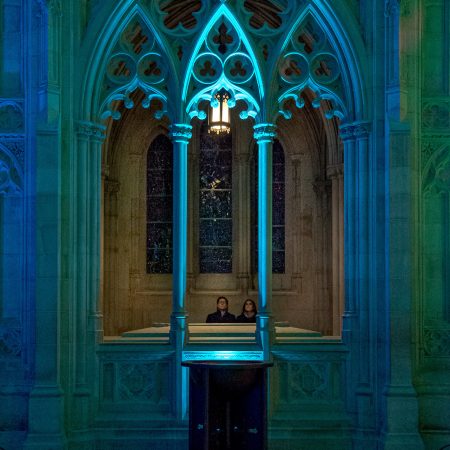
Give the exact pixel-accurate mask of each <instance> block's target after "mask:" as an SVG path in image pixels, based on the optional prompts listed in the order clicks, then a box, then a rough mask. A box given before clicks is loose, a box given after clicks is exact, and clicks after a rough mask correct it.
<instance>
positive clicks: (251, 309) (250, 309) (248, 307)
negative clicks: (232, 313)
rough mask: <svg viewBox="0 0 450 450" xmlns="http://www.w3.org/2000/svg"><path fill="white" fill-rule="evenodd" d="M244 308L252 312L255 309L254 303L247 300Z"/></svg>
mask: <svg viewBox="0 0 450 450" xmlns="http://www.w3.org/2000/svg"><path fill="white" fill-rule="evenodd" d="M244 308H245V311H246V312H252V311H253V310H254V309H253V303H252V302H249V301H246V302H245V305H244Z"/></svg>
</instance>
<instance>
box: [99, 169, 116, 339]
mask: <svg viewBox="0 0 450 450" xmlns="http://www.w3.org/2000/svg"><path fill="white" fill-rule="evenodd" d="M103 189H104V197H103V198H104V216H102V217H103V220H104V226H103V230H104V231H103V242H104V243H105V246H104V257H103V260H104V262H103V264H104V271H103V280H104V283H103V284H104V288H103V289H104V294H105V296H106V298H107V299H108V301H107V302H104V303H103V308H102V311H103V315H104V318H105V319H104V322H105V323H104V327H105V333H106V335H110V334H111V333H112V330H113V329H114V326H116V325H115V324H117V321H116V318H115V317H112V311H118V307H117V306H118V305H116V302H117V298H118V292H119V279H118V277H117V275H116V274H117V264H118V260H117V259H118V258H117V237H118V223H117V194H118V193H119V190H120V183H119V182H118V181H117V180H112V179H110V178H109V177H107V176H105V178H104V183H103Z"/></svg>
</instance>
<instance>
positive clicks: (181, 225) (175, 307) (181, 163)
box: [170, 124, 192, 420]
mask: <svg viewBox="0 0 450 450" xmlns="http://www.w3.org/2000/svg"><path fill="white" fill-rule="evenodd" d="M170 136H171V139H172V143H173V281H172V285H173V288H172V289H173V291H172V315H171V318H170V339H171V342H172V345H173V346H174V347H175V355H176V356H175V384H174V386H175V389H176V392H175V405H174V407H175V414H176V417H177V418H178V419H180V420H181V419H183V418H184V417H185V416H186V414H187V406H188V405H187V395H186V389H187V369H186V368H185V367H181V359H182V353H183V345H184V341H185V337H186V319H187V313H186V306H185V301H186V277H187V232H188V228H187V220H188V208H187V206H188V202H187V200H188V194H187V192H188V189H187V187H188V183H187V173H188V166H187V161H188V143H189V139H191V137H192V127H191V126H190V125H187V124H173V125H172V126H171V127H170Z"/></svg>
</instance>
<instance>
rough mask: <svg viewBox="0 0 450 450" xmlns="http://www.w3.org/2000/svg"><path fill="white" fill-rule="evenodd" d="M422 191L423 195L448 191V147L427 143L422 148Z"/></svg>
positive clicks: (449, 184) (449, 159) (449, 172)
mask: <svg viewBox="0 0 450 450" xmlns="http://www.w3.org/2000/svg"><path fill="white" fill-rule="evenodd" d="M422 168H423V170H424V172H423V175H422V190H423V193H424V194H425V195H430V194H431V195H433V194H438V195H439V194H441V193H444V192H449V191H450V152H449V148H448V146H442V145H436V144H434V143H430V142H429V143H427V144H425V145H424V146H423V147H422Z"/></svg>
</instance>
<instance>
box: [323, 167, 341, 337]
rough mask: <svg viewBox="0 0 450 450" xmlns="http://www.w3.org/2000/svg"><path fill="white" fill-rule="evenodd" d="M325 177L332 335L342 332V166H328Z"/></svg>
mask: <svg viewBox="0 0 450 450" xmlns="http://www.w3.org/2000/svg"><path fill="white" fill-rule="evenodd" d="M327 176H328V178H330V179H331V248H332V258H331V260H332V262H331V270H332V299H333V335H335V336H339V335H340V334H341V331H342V316H343V314H344V308H345V304H344V303H345V301H344V197H343V195H344V186H343V184H344V166H343V165H342V164H340V165H335V166H330V167H328V169H327Z"/></svg>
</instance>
